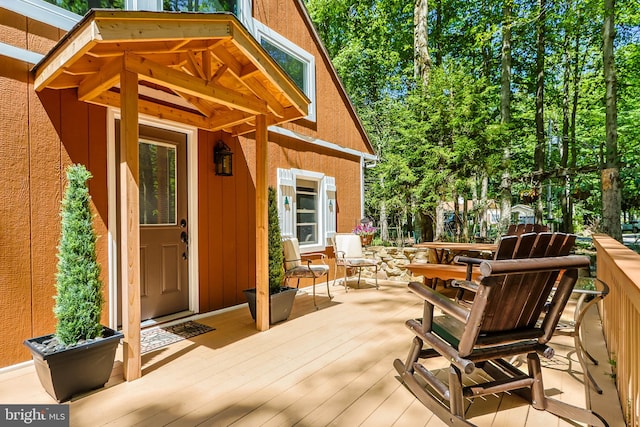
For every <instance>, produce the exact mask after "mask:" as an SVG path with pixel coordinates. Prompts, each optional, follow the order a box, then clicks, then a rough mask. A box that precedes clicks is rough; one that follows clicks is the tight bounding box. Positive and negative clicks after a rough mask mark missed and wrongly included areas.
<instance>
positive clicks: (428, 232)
mask: <svg viewBox="0 0 640 427" xmlns="http://www.w3.org/2000/svg"><path fill="white" fill-rule="evenodd" d="M420 238H421V239H422V241H423V242H433V216H431V215H430V214H427V213H424V212H420Z"/></svg>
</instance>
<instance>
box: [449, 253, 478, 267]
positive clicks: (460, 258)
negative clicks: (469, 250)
mask: <svg viewBox="0 0 640 427" xmlns="http://www.w3.org/2000/svg"><path fill="white" fill-rule="evenodd" d="M453 261H454V262H456V263H458V264H471V265H480V264H481V263H482V261H486V259H482V258H472V257H468V256H462V255H458V256H457V257H455V258H454V259H453Z"/></svg>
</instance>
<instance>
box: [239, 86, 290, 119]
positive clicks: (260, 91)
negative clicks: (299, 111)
mask: <svg viewBox="0 0 640 427" xmlns="http://www.w3.org/2000/svg"><path fill="white" fill-rule="evenodd" d="M243 81H244V82H245V84H246V85H247V87H248V88H249V89H250V90H251V91H252V92H253V93H255V94H256V95H257V96H258V97H259V98H261V99H264V100H265V101H266V102H267V107H268V108H269V110H271V112H272V113H273V114H275V115H276V116H278V117H284V114H285V113H284V107H283V106H282V104H281V103H280V102H279V101H278V100H277V99H276V97H275V96H273V94H272V93H271V92H269V91H268V90H267V88H266V87H264V86H263V85H262V83H260V81H259V80H258V79H256V78H255V77H251V78H248V79H243Z"/></svg>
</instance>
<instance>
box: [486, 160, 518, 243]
mask: <svg viewBox="0 0 640 427" xmlns="http://www.w3.org/2000/svg"><path fill="white" fill-rule="evenodd" d="M488 192H489V176H488V175H487V174H486V173H483V174H482V187H481V189H480V203H482V210H481V211H480V237H482V238H483V239H486V238H487V207H488V206H487V204H488V201H487V194H488ZM508 209H509V217H511V190H509V208H508Z"/></svg>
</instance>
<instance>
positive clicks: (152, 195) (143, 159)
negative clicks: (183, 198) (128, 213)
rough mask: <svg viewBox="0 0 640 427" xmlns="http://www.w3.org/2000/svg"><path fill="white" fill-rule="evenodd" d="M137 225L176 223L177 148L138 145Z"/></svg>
mask: <svg viewBox="0 0 640 427" xmlns="http://www.w3.org/2000/svg"><path fill="white" fill-rule="evenodd" d="M140 224H141V225H145V224H147V225H149V224H154V225H158V224H167V225H168V224H171V225H174V224H176V148H175V147H167V146H163V145H156V144H150V143H146V142H140Z"/></svg>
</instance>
